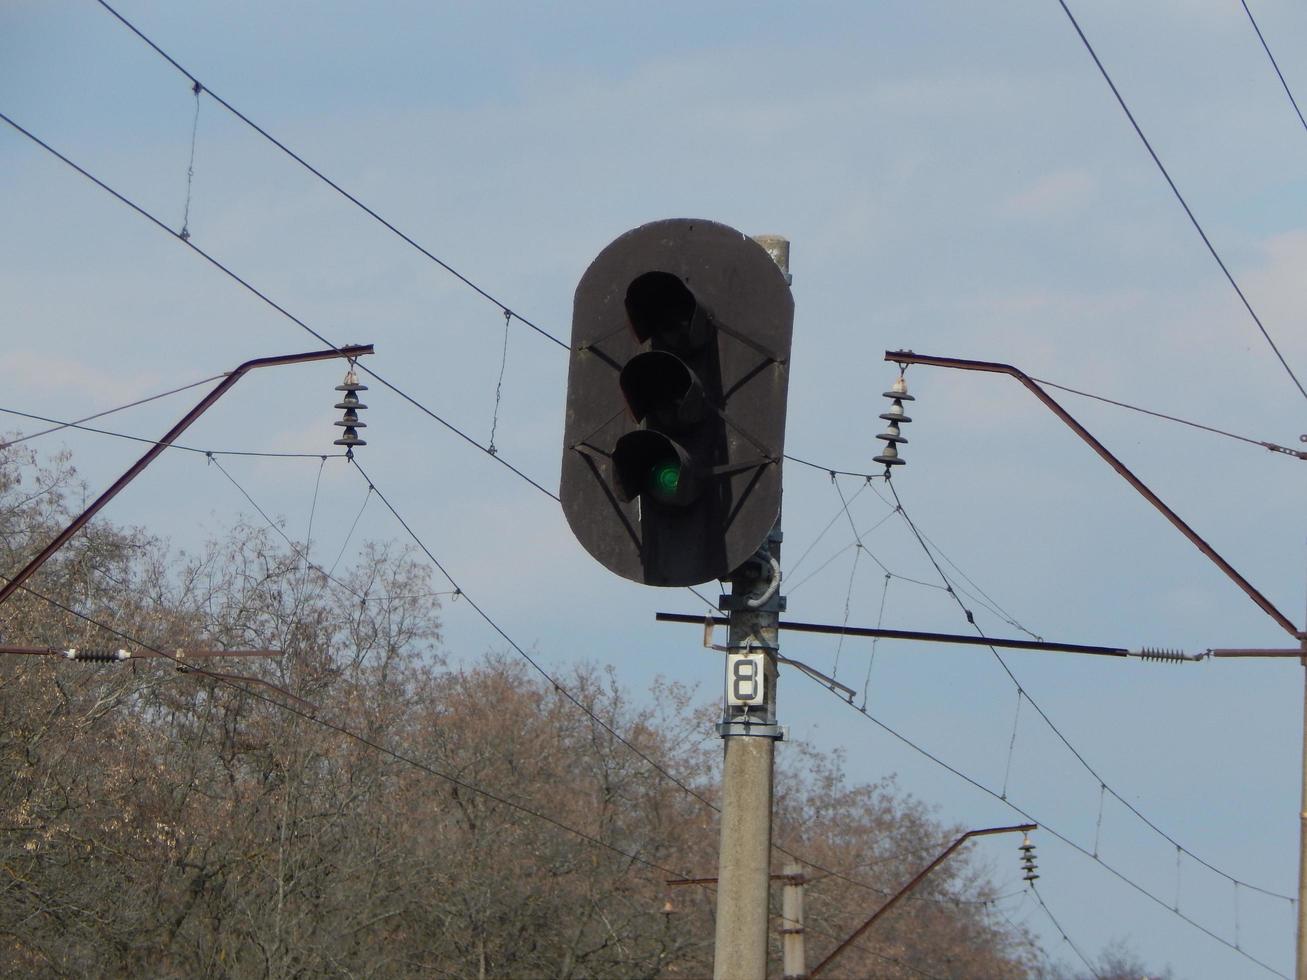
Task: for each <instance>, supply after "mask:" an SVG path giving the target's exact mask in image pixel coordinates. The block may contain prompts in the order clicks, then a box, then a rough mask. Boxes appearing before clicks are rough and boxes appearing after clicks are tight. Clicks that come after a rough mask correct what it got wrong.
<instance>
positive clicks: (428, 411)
mask: <svg viewBox="0 0 1307 980" xmlns="http://www.w3.org/2000/svg"><path fill="white" fill-rule="evenodd" d="M0 120H3V121H4V122H5V123H7V124H8V125H9V126H10V127H11V128H13V129H15V130H16V131H18V132H19V133H21V134H22V135H23V136H26V137H27V138H28V139H29V140H31V141H32V142H34V143H36V144H37V145H38V146H40V147H41V148H42V149H44V150H45V151H46V152H48V153H50V154H51V155H53V156H55V157H57V158H58V159H59V160H61V161H62V162H63V163H64V164H66V165H67V166H69V167H71V168H72V169H73V170H75V171H77V172H78V173H79V174H81V175H82V176H83V177H85V178H86V179H87V180H89V181H91V182H92V183H93V184H95V185H96V186H97V187H99V188H100V189H101V190H104V191H105V192H107V193H108V194H110V195H112V196H113V197H114V198H116V199H117V200H118V201H120V202H121V203H123V204H125V205H127V207H129V208H131V209H132V210H133V211H135V212H136V213H137V214H139V215H141V216H142V217H143V218H145V219H146V220H148V221H150V222H151V223H152V224H154V225H155V226H156V227H157V228H159V229H161V230H162V231H165V232H167V233H168V234H169V235H170V236H172V238H174V239H175V240H176V241H179V242H181V243H182V244H183V245H185V246H186V247H187V248H189V249H191V251H193V252H195V254H197V255H199V256H200V257H201V258H203V259H204V260H205V261H206V262H208V263H209V264H210V265H212V266H213V267H214V268H216V269H218V270H219V271H220V272H222V273H223V274H224V275H226V276H227V277H228V278H229V279H231V280H232V281H234V282H236V283H237V284H239V285H240V286H242V287H243V288H245V289H246V290H247V291H248V292H250V293H252V294H253V295H254V296H256V297H257V298H258V299H260V300H262V301H263V302H264V303H266V304H267V305H268V306H270V307H272V309H274V310H275V311H276V312H278V313H280V314H281V315H282V316H283V317H285V318H286V319H288V320H290V321H291V322H292V323H294V324H295V325H296V326H298V327H299V328H300V329H302V330H304V331H305V332H306V333H308V334H309V335H310V336H312V337H314V338H316V339H317V340H318V341H320V342H321V343H323V344H326V345H327V346H328V347H331V348H333V349H335V350H340V345H339V344H335V343H332V342H331V341H330V340H328V339H327V338H326V337H324V336H323V335H322V334H321V333H319V332H318V331H317V330H315V329H313V327H311V326H309V324H308V323H306V322H305V321H304V320H302V319H300V318H299V317H297V316H295V314H293V313H291V312H290V310H288V309H286V307H284V306H282V305H281V304H280V303H277V302H276V301H275V300H273V299H272V298H271V297H270V296H268V295H267V294H266V293H264V292H262V291H261V290H259V289H258V288H257V287H255V286H254V285H253V284H252V283H250V282H249V281H248V280H246V279H244V278H243V277H241V276H240V275H238V274H237V273H235V272H234V271H232V270H231V269H230V268H228V267H227V266H226V265H224V264H223V263H222V262H220V261H218V259H216V258H215V257H214V256H212V255H211V254H209V253H208V252H206V251H205V250H204V249H202V248H200V247H199V246H198V245H196V244H195V242H194V241H192V240H191V239H189V238H182V237H181V235H180V234H179V233H177V232H175V231H173V230H172V229H171V228H169V227H168V225H166V224H165V223H164V222H162V221H161V220H159V218H157V217H155V215H153V214H151V213H150V212H149V211H147V210H145V208H143V207H141V206H140V205H139V204H137V203H136V202H134V201H132V200H131V199H130V198H128V197H126V196H125V195H123V194H121V193H119V192H118V191H116V190H114V189H113V188H112V187H110V186H109V185H108V184H106V183H105V182H104V181H102V180H100V179H99V178H98V177H96V176H95V175H93V174H92V173H90V171H88V170H86V169H85V168H83V167H81V166H79V165H78V164H77V163H75V162H73V161H72V160H71V159H69V158H68V157H66V156H64V154H62V153H60V152H59V151H58V150H56V149H55V148H54V147H53V146H51V145H50V144H49V143H46V142H45V141H44V140H42V139H41V138H40V137H39V136H37V135H36V134H35V133H33V132H31V131H30V130H28V129H26V128H24V127H23V126H21V125H19V124H18V123H17V122H15V121H14V120H13V119H11V118H10V117H9V116H8V115H6V114H5V113H4V112H0ZM358 369H359V370H360V371H363V372H364V373H366V374H367V375H368V376H369V377H372V378H375V379H376V380H377V382H378V383H379V384H382V385H384V386H385V387H387V388H389V389H390V390H391V391H392V392H394V393H395V394H397V395H399V397H400V398H402V399H404V400H405V401H407V402H408V403H409V404H411V405H413V406H414V407H415V408H417V409H418V410H419V411H421V412H422V413H423V414H425V415H427V416H429V417H430V418H431V419H433V420H434V421H436V422H439V423H440V424H441V425H442V426H444V427H445V428H446V429H448V430H449V431H450V432H452V433H454V434H455V435H456V436H458V437H459V438H460V439H462V440H463V441H464V442H467V443H468V444H469V445H472V446H475V447H476V448H477V449H480V450H481V451H482V452H483V453H485V454H486V455H488V456H489V457H490V458H491V459H493V460H495V461H496V462H498V463H499V464H500V465H501V466H504V467H506V468H507V469H509V470H511V471H512V472H514V473H516V474H517V475H518V476H519V477H521V478H522V479H523V480H526V481H527V482H528V483H530V484H531V485H532V486H533V487H535V488H536V489H537V490H539V491H540V492H541V493H543V494H545V495H546V496H548V497H551V498H553V499H554V500H555V501H557V500H558V494H556V493H554V492H553V491H552V490H547V489H545V488H544V487H543V486H541V485H540V484H539V483H537V482H536V481H535V480H533V479H532V478H531V477H529V476H527V475H526V474H525V473H523V472H522V471H521V470H519V469H518V468H517V467H516V466H514V465H513V464H512V463H509V462H508V461H507V460H506V459H504V457H503V455H502V454H497V453H491V452H490V451H489V449H488V448H487V447H486V446H483V445H481V443H479V442H477V441H476V440H475V439H473V438H472V437H471V436H470V435H468V434H467V433H466V432H464V431H463V430H462V429H460V428H458V426H456V425H454V424H453V423H452V422H449V421H447V420H446V419H444V418H443V417H441V416H440V415H438V414H437V413H436V412H434V411H433V410H432V409H430V408H428V407H427V406H426V405H424V404H422V403H421V402H420V401H418V400H417V399H416V398H414V397H413V396H412V395H410V394H408V393H407V392H405V391H404V390H402V389H401V388H400V387H399V386H398V385H395V384H393V383H391V382H390V381H388V380H386V379H385V378H384V377H382V376H381V375H379V374H378V373H377V372H376V371H374V370H371V369H370V368H368V367H367V366H366V365H364V364H361V363H360V364H358Z"/></svg>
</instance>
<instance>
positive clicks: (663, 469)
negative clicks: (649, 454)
mask: <svg viewBox="0 0 1307 980" xmlns="http://www.w3.org/2000/svg"><path fill="white" fill-rule="evenodd" d="M649 476H650V482H651V483H652V490H653V494H654V496H655V497H657V498H658V499H660V500H666V501H670V500H674V499H676V494H677V491H678V490H680V488H681V464H680V463H679V462H678V461H677V460H674V459H664V460H661V461H659V462H657V463H655V464H654V466H653V469H652V470H651V471H650V473H649Z"/></svg>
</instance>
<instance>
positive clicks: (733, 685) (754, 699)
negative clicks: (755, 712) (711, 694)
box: [726, 652, 767, 707]
mask: <svg viewBox="0 0 1307 980" xmlns="http://www.w3.org/2000/svg"><path fill="white" fill-rule="evenodd" d="M764 657H765V654H763V653H762V652H757V653H754V652H750V653H731V654H728V655H727V657H726V703H727V704H728V705H732V706H744V707H748V706H752V705H761V704H765V703H766V693H767V692H766V689H765V688H766V674H765V672H764V671H763V664H764Z"/></svg>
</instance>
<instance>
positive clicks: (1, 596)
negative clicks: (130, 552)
mask: <svg viewBox="0 0 1307 980" xmlns="http://www.w3.org/2000/svg"><path fill="white" fill-rule="evenodd" d="M371 353H372V345H371V344H355V345H350V346H346V347H332V348H329V349H327V350H317V351H309V352H307V353H304V354H281V355H278V356H276V357H257V358H255V359H254V360H251V361H246V362H245V363H244V364H242V365H240V366H239V367H237V368H236V369H235V370H234V371H232V372H231V373H230V374H228V375H227V376H226V377H225V378H223V379H222V381H220V382H219V383H218V385H217V386H216V387H215V388H214V389H213V390H212V391H210V392H209V393H208V394H207V395H205V396H204V398H202V399H201V400H200V403H199V404H198V405H196V406H195V407H194V408H192V409H191V410H190V411H189V412H187V413H186V415H185V417H183V418H182V420H181V421H180V422H178V423H177V424H176V425H174V426H173V427H172V428H171V429H169V430H168V431H167V432H166V433H165V434H164V436H163V438H162V439H160V440H159V441H158V442H157V443H155V444H154V445H153V446H151V447H150V449H149V451H148V452H146V454H145V455H144V456H142V457H141V458H140V459H138V460H137V461H136V462H135V463H133V464H132V466H131V468H130V469H128V470H127V472H126V473H124V474H123V475H122V476H120V477H119V478H118V479H117V480H116V481H114V484H113V486H111V487H110V488H109V489H108V490H106V491H105V492H104V493H102V494H100V496H99V497H97V498H96V499H95V502H94V503H92V504H91V506H90V507H87V508H86V510H84V511H82V513H81V514H79V515H78V516H77V517H76V518H75V519H74V520H73V522H72V523H71V524H69V525H68V526H67V527H66V528H64V529H63V530H62V531H60V532H59V534H58V536H57V537H56V538H55V539H54V540H53V541H51V542H50V543H49V544H48V545H46V546H45V548H43V549H42V550H41V553H40V554H38V555H37V556H36V557H35V558H33V559H32V560H31V561H29V562H28V563H27V564H26V565H25V566H24V567H23V569H22V570H21V571H20V572H18V574H16V575H15V576H14V577H13V578H11V579H10V580H9V581H8V582H7V583H6V584H5V585H4V587H3V588H0V604H3V603H4V602H5V601H7V600H8V598H9V597H10V596H11V595H13V594H14V593H15V592H17V591H18V589H19V588H20V587H21V586H22V584H23V583H24V582H26V581H27V580H28V579H29V578H31V577H32V576H33V575H34V574H36V571H37V569H39V568H40V567H41V566H42V565H44V564H45V563H46V562H47V561H48V560H49V559H50V557H51V556H52V555H53V554H54V553H55V552H56V551H58V550H59V549H60V548H62V547H63V546H64V545H65V544H67V543H68V540H69V539H70V538H71V537H72V536H73V535H74V534H76V533H77V532H78V531H80V530H81V529H82V528H83V527H85V526H86V523H87V522H88V521H89V520H90V519H91V518H92V517H94V516H95V515H96V514H97V513H98V512H99V511H100V508H102V507H103V506H104V505H105V504H107V503H108V502H109V501H110V500H112V499H113V498H114V497H116V496H117V495H118V493H119V491H121V490H122V488H123V487H125V486H127V484H129V483H131V482H132V481H133V480H134V479H136V477H137V476H139V475H140V473H141V471H142V470H143V469H145V468H146V467H147V466H149V465H150V464H151V463H152V462H154V460H155V458H156V457H157V456H158V455H159V454H160V453H162V452H163V451H164V450H165V449H167V448H168V447H169V446H171V445H172V444H173V442H174V441H175V440H176V439H177V437H178V436H180V435H181V434H182V433H183V432H185V431H186V430H187V429H188V428H190V426H191V424H192V423H193V422H194V421H195V420H196V419H198V418H199V417H200V416H201V415H203V414H204V413H205V412H206V411H208V409H209V408H210V407H211V406H212V405H213V403H214V402H216V401H217V400H218V399H219V398H221V397H222V396H223V395H225V394H226V393H227V392H228V391H229V390H230V389H231V387H232V386H233V385H234V384H236V382H237V381H239V380H240V379H241V378H243V377H244V376H245V375H246V374H248V373H249V372H250V371H253V370H254V369H256V368H263V367H279V366H281V365H283V364H299V363H301V362H303V361H325V360H328V359H330V358H333V357H348V358H354V357H359V356H361V355H363V354H371Z"/></svg>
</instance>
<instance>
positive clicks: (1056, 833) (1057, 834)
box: [805, 675, 1293, 980]
mask: <svg viewBox="0 0 1307 980" xmlns="http://www.w3.org/2000/svg"><path fill="white" fill-rule="evenodd" d="M805 676H807V675H805ZM812 680H813V683H814V684H817V686H818V687H820V688H822V690H825V691H826V692H827V693H828V694H831V695H832V696H834V697H835V698H836V699H837V700H838V701H839V702H840V703H841V704H844V705H847V706H848V707H849V708H851V709H852V710H853V711H856V712H857V713H858V714H860V715H862V716H863V717H864V718H866V719H867V720H868V721H870V722H871V723H872V724H873V725H875V726H876V727H878V728H880V729H881V730H882V731H884V732H885V733H886V734H887V735H889V736H891V737H892V738H894V739H895V740H897V741H898V742H900V743H902V744H903V745H905V746H907V747H908V748H909V749H911V750H912V751H913V752H916V753H917V754H918V755H921V756H922V757H924V758H925V759H927V760H929V761H930V762H932V763H934V764H935V765H937V766H939V767H940V768H941V769H943V770H945V771H946V772H949V773H952V774H953V775H954V776H956V777H957V778H958V779H960V780H962V781H963V782H964V783H966V784H967V785H969V786H971V787H973V788H974V789H976V790H979V791H980V792H982V793H984V794H986V795H987V796H990V797H993V798H994V799H995V800H997V801H998V802H1000V803H1002V804H1004V805H1005V806H1007V807H1009V808H1011V810H1012V811H1013V812H1014V813H1016V814H1017V815H1019V816H1021V817H1023V818H1025V819H1026V820H1028V821H1030V822H1031V823H1037V824H1039V827H1040V830H1042V831H1044V832H1046V833H1048V834H1049V835H1050V836H1052V837H1054V838H1055V839H1057V840H1058V841H1060V842H1061V843H1063V844H1065V845H1066V846H1067V847H1069V848H1071V849H1072V850H1074V851H1076V852H1077V853H1079V854H1081V855H1083V856H1084V857H1086V858H1088V859H1090V860H1091V861H1093V862H1094V863H1095V864H1097V865H1099V866H1100V867H1102V868H1103V869H1104V870H1106V871H1107V872H1109V873H1110V874H1111V875H1113V876H1114V877H1115V878H1117V879H1118V880H1120V881H1121V882H1122V883H1124V884H1126V885H1129V886H1130V887H1131V888H1133V889H1134V890H1135V891H1136V892H1138V893H1139V894H1140V895H1143V896H1144V897H1145V898H1147V899H1149V900H1150V901H1151V902H1153V903H1154V904H1156V905H1158V906H1159V907H1161V908H1163V909H1165V910H1166V911H1167V912H1169V913H1170V914H1171V915H1174V916H1176V917H1177V918H1178V919H1180V920H1182V921H1183V922H1185V923H1187V924H1188V925H1190V926H1192V927H1193V928H1195V929H1197V930H1198V931H1199V932H1202V933H1203V934H1204V935H1206V936H1208V937H1209V938H1211V939H1213V940H1215V941H1216V942H1218V943H1220V944H1221V945H1222V946H1225V947H1227V948H1228V949H1230V950H1232V951H1233V952H1235V953H1237V954H1238V955H1240V956H1242V957H1244V958H1245V959H1247V960H1248V961H1249V962H1252V963H1255V964H1256V965H1257V966H1260V967H1261V968H1262V969H1264V970H1266V971H1268V972H1269V973H1272V974H1274V975H1275V976H1277V977H1282V978H1283V980H1289V978H1288V977H1287V976H1286V975H1285V974H1283V973H1281V972H1280V971H1279V970H1277V969H1275V968H1274V967H1273V966H1271V965H1270V964H1268V963H1266V962H1264V961H1262V960H1260V959H1258V958H1257V957H1255V956H1253V955H1252V954H1251V953H1249V952H1248V951H1247V950H1246V949H1244V948H1242V946H1239V945H1236V944H1235V943H1233V942H1231V941H1230V940H1228V939H1226V938H1225V937H1224V936H1222V935H1220V934H1219V933H1217V932H1214V931H1213V930H1211V929H1209V928H1208V927H1207V926H1205V925H1203V924H1202V923H1201V922H1199V921H1197V920H1196V919H1194V918H1192V917H1191V916H1189V915H1188V914H1186V913H1184V912H1181V911H1179V910H1178V909H1175V908H1173V907H1172V906H1171V903H1170V902H1168V901H1166V900H1165V899H1163V898H1161V897H1159V896H1158V895H1155V894H1154V893H1153V892H1151V891H1149V890H1148V889H1147V888H1145V887H1144V886H1143V885H1141V884H1139V883H1138V882H1137V881H1135V880H1134V879H1132V878H1130V877H1129V876H1128V875H1126V874H1125V872H1123V871H1121V870H1119V869H1118V868H1116V867H1114V866H1113V865H1111V864H1108V863H1107V861H1106V860H1104V859H1103V858H1102V857H1100V856H1098V855H1097V854H1094V853H1093V852H1092V851H1090V850H1089V849H1088V848H1086V847H1084V846H1083V845H1081V844H1078V843H1076V842H1075V841H1074V840H1073V839H1072V838H1071V837H1069V836H1068V835H1066V834H1064V833H1062V832H1061V831H1060V830H1058V829H1057V828H1056V827H1055V826H1053V825H1051V824H1050V823H1048V821H1046V820H1043V819H1041V818H1039V817H1037V816H1035V815H1034V814H1033V813H1031V812H1030V811H1029V810H1027V809H1025V808H1023V807H1021V806H1019V805H1017V804H1016V803H1014V802H1013V801H1012V799H1011V797H1008V798H1007V799H1004V798H1003V796H1002V795H1001V794H1000V793H999V792H998V790H996V789H993V788H992V787H990V786H987V785H985V784H984V783H982V782H981V781H980V780H979V779H977V778H975V777H974V776H970V775H968V774H967V773H965V772H963V771H962V770H961V769H959V768H957V767H956V766H954V765H952V764H951V763H949V762H947V761H946V760H944V759H943V758H941V757H940V756H938V755H936V754H935V753H933V752H931V751H930V750H929V749H926V748H924V747H923V746H921V745H918V744H917V743H916V742H914V741H913V740H912V739H910V738H908V737H907V736H906V735H904V734H903V733H902V732H899V731H898V730H897V729H894V728H892V727H890V725H888V724H887V723H885V722H884V721H881V720H880V719H879V718H877V717H876V716H875V715H873V714H871V713H870V711H868V710H867V709H866V708H860V707H858V706H857V705H856V704H854V703H853V702H852V701H849V700H847V699H846V698H843V697H840V696H839V695H838V694H837V693H836V692H833V691H831V690H829V689H828V688H827V687H826V686H825V685H824V684H822V683H821V682H820V681H818V680H816V679H815V678H813V679H812ZM1222 876H1223V877H1227V878H1228V877H1229V876H1228V875H1224V874H1223V873H1222ZM1243 884H1244V885H1245V887H1251V888H1254V889H1255V890H1257V891H1260V892H1262V893H1263V894H1265V895H1268V896H1270V897H1272V898H1283V899H1285V900H1286V901H1288V902H1289V903H1290V904H1292V902H1293V899H1291V898H1288V896H1284V895H1279V894H1277V893H1275V892H1271V891H1268V890H1266V889H1264V888H1257V887H1256V886H1255V885H1254V886H1249V885H1247V884H1246V883H1243Z"/></svg>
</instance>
